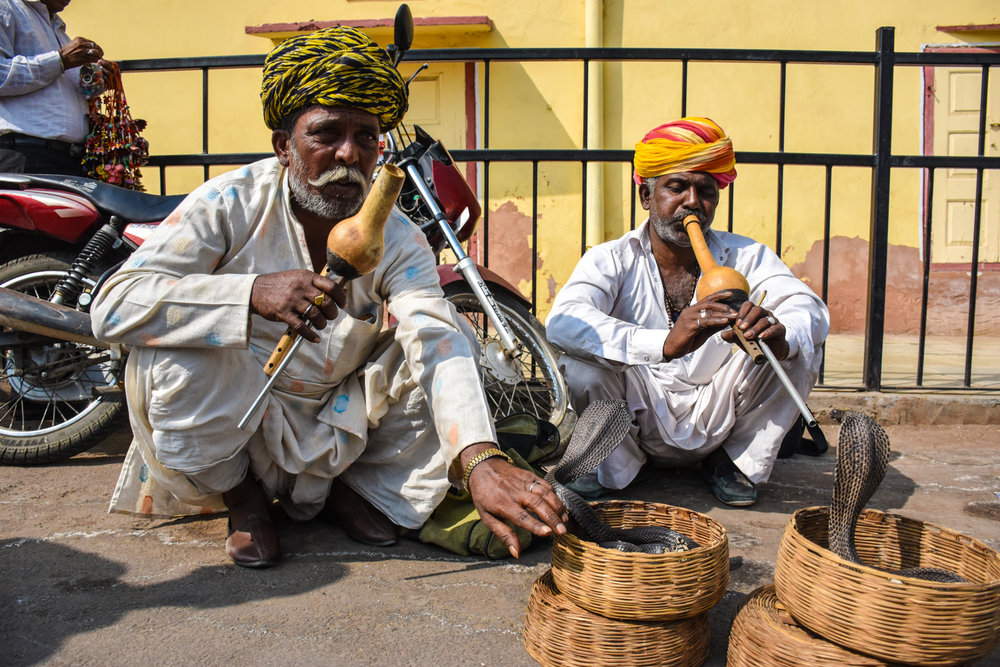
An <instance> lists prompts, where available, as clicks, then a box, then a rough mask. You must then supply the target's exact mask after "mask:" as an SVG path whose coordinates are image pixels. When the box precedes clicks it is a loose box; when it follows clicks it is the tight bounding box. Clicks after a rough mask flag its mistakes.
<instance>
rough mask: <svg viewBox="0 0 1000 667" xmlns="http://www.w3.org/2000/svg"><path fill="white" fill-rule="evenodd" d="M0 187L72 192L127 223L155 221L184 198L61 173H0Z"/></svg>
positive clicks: (166, 214) (162, 217)
mask: <svg viewBox="0 0 1000 667" xmlns="http://www.w3.org/2000/svg"><path fill="white" fill-rule="evenodd" d="M0 188H17V189H19V190H24V189H26V188H47V189H49V190H61V191H64V192H72V193H74V194H77V195H80V196H81V197H84V198H86V199H87V200H89V201H90V202H91V203H92V204H93V205H94V206H96V207H97V208H98V209H99V210H101V211H103V212H104V213H108V214H111V215H117V216H119V217H122V218H124V219H125V220H128V221H129V222H158V221H160V220H163V219H164V218H166V217H167V216H168V215H170V213H171V212H172V211H173V210H174V209H175V208H177V205H178V204H180V203H181V201H183V199H184V197H185V196H186V195H151V194H147V193H145V192H138V191H136V190H129V189H128V188H122V187H118V186H117V185H109V184H108V183H102V182H101V181H95V180H93V179H90V178H83V177H80V176H63V175H61V174H13V173H11V174H0Z"/></svg>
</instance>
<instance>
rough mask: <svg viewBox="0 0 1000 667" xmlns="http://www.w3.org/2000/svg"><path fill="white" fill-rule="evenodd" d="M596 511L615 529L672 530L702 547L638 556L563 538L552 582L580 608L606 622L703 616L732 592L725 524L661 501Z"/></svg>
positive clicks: (618, 503)
mask: <svg viewBox="0 0 1000 667" xmlns="http://www.w3.org/2000/svg"><path fill="white" fill-rule="evenodd" d="M591 505H592V507H593V508H594V511H595V512H596V513H597V515H598V516H600V517H601V518H602V519H603V520H604V521H605V522H606V523H608V524H609V525H611V526H617V527H621V528H633V527H636V526H666V527H667V528H671V529H673V530H676V531H678V532H680V533H683V534H685V535H687V536H688V537H690V538H692V539H693V540H694V541H696V542H697V543H698V544H699V545H701V546H699V547H698V548H696V549H691V550H690V551H681V552H675V553H674V552H671V553H665V554H646V553H631V552H622V551H617V550H615V549H604V548H602V547H599V546H597V544H595V543H593V542H588V541H586V540H581V539H580V538H578V537H576V536H575V535H571V534H569V533H566V534H565V535H557V536H556V538H555V540H554V542H553V545H552V576H553V578H554V579H555V582H556V586H558V588H559V590H560V591H562V592H563V593H564V594H565V595H566V597H568V598H570V599H571V600H572V601H573V602H575V603H576V604H577V605H579V606H581V607H583V608H584V609H587V610H588V611H592V612H594V613H595V614H600V615H601V616H604V617H606V618H616V619H622V620H648V621H665V620H675V619H680V618H688V617H690V616H696V615H698V614H701V613H704V612H706V611H708V610H709V609H711V608H712V606H714V605H715V603H716V602H718V601H719V600H720V599H722V596H723V595H725V594H726V586H727V584H728V583H729V541H728V539H727V538H726V529H725V528H724V527H723V526H722V524H721V523H719V522H718V521H715V520H714V519H712V518H710V517H708V516H705V515H704V514H699V513H698V512H693V511H691V510H689V509H685V508H683V507H674V506H672V505H664V504H662V503H647V502H641V501H623V500H612V501H607V502H598V503H592V504H591Z"/></svg>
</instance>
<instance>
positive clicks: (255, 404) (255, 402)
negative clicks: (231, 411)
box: [238, 336, 305, 431]
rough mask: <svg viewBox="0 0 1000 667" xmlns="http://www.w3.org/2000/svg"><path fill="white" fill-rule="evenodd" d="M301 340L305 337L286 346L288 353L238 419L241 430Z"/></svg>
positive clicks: (290, 358) (286, 364) (296, 349)
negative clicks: (241, 417) (245, 411)
mask: <svg viewBox="0 0 1000 667" xmlns="http://www.w3.org/2000/svg"><path fill="white" fill-rule="evenodd" d="M303 340H305V339H304V338H303V337H302V336H299V337H298V338H296V339H295V342H294V343H292V346H291V347H290V348H288V354H286V355H285V357H284V358H283V359H282V360H281V363H279V364H278V365H277V366H275V368H274V372H273V373H271V376H270V377H269V378H267V383H265V384H264V388H263V389H261V390H260V393H259V394H257V398H255V399H254V402H253V405H251V406H250V409H249V410H247V413H246V414H245V415H243V419H241V420H240V423H239V424H238V426H239V428H240V430H241V431H242V430H245V429H246V427H247V424H249V423H250V418H251V417H253V413H255V412H257V408H259V407H260V404H261V403H262V402H263V401H264V397H265V396H267V394H268V392H269V391H271V387H273V386H274V383H275V381H276V380H277V379H278V376H279V375H281V374H282V372H284V370H285V367H286V366H288V364H289V362H291V360H292V357H294V356H295V353H296V352H297V351H298V349H299V347H301V345H302V341H303Z"/></svg>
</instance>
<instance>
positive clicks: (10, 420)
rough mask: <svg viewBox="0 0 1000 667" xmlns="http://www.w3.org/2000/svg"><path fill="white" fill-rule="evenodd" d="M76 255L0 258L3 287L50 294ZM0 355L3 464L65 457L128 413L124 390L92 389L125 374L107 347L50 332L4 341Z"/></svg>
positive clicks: (41, 295) (0, 449) (0, 452)
mask: <svg viewBox="0 0 1000 667" xmlns="http://www.w3.org/2000/svg"><path fill="white" fill-rule="evenodd" d="M73 259H74V256H73V255H72V254H71V253H66V252H45V253H39V254H34V255H27V256H25V257H19V258H17V259H14V260H11V261H9V262H6V263H5V264H2V265H0V287H6V288H7V289H10V290H14V291H16V292H22V293H25V294H30V295H32V296H35V297H38V298H39V299H48V298H49V297H50V296H51V295H52V291H53V289H54V288H55V286H56V284H57V283H58V282H59V280H60V279H61V278H62V277H63V276H64V275H65V274H66V271H67V270H68V269H69V267H70V263H71V262H72V261H73ZM88 283H89V284H88V286H92V284H93V283H92V282H90V281H88ZM0 331H2V332H3V333H8V332H10V329H7V328H3V329H0ZM0 355H2V356H0V363H2V368H0V464H2V465H39V464H44V463H54V462H56V461H61V460H63V459H67V458H69V457H71V456H73V455H74V454H79V453H80V452H82V451H84V450H86V449H89V448H90V447H92V446H94V445H96V444H97V443H98V442H100V441H101V440H103V439H104V438H105V437H107V436H108V435H109V434H110V433H111V432H112V431H114V430H115V429H116V428H117V427H118V426H119V425H120V424H121V423H122V421H123V419H124V418H125V416H126V414H127V413H126V411H125V399H124V396H123V395H122V394H121V393H115V394H105V395H102V396H100V397H94V395H93V393H92V390H93V389H94V388H95V387H101V386H114V385H117V384H118V382H119V379H120V378H121V373H122V369H123V368H124V364H125V361H124V359H123V358H115V357H114V356H113V355H112V354H111V352H110V351H109V350H105V349H101V348H95V347H91V346H89V345H82V344H79V343H69V342H64V341H54V340H51V339H49V340H42V341H39V342H37V343H33V344H29V345H14V344H11V342H10V341H4V342H3V344H2V345H0Z"/></svg>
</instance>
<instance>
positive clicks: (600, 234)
mask: <svg viewBox="0 0 1000 667" xmlns="http://www.w3.org/2000/svg"><path fill="white" fill-rule="evenodd" d="M585 20H586V40H587V46H588V47H593V48H600V47H602V46H604V0H587V4H586V19H585ZM587 88H588V89H589V91H590V95H589V98H590V99H589V100H588V103H587V148H588V149H591V150H597V149H601V148H604V63H603V62H601V61H598V62H591V63H590V65H589V67H588V72H587ZM603 242H604V165H603V164H602V163H600V162H588V163H587V212H586V245H587V248H593V247H594V246H595V245H598V244H600V243H603Z"/></svg>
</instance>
